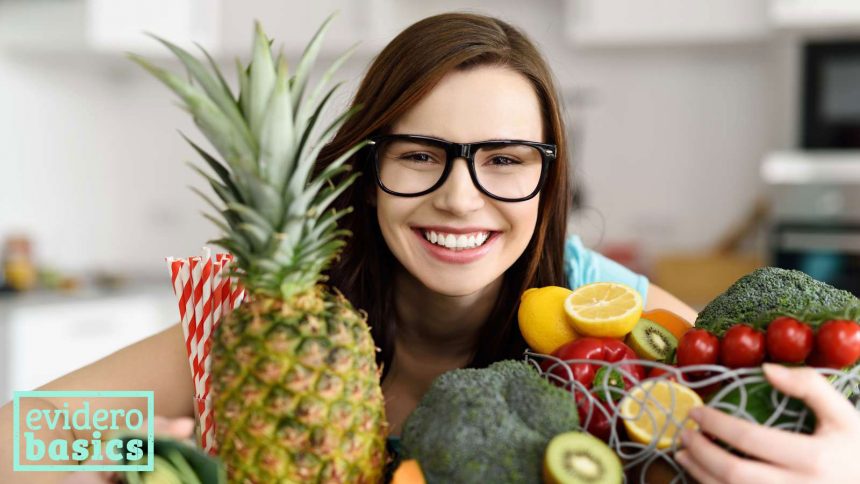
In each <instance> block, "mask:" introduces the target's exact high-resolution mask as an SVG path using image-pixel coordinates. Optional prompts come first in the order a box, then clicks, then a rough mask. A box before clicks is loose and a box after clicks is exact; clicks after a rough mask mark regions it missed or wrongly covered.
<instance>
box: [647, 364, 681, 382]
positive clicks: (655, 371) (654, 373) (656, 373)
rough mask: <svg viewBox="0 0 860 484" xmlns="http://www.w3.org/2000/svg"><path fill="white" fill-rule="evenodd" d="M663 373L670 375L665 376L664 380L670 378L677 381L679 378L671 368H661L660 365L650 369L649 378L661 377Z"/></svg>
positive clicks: (669, 379)
mask: <svg viewBox="0 0 860 484" xmlns="http://www.w3.org/2000/svg"><path fill="white" fill-rule="evenodd" d="M663 375H668V376H665V377H663V378H662V379H663V380H668V381H677V380H678V379H677V378H675V373H673V372H671V371H669V370H664V369H663V368H660V367H658V366H654V367H651V369H650V370H649V371H648V378H660V377H661V376H663Z"/></svg>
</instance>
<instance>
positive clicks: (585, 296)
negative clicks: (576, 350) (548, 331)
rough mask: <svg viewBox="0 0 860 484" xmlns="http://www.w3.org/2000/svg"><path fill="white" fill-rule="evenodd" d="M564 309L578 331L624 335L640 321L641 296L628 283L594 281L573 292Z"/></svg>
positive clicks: (606, 336)
mask: <svg viewBox="0 0 860 484" xmlns="http://www.w3.org/2000/svg"><path fill="white" fill-rule="evenodd" d="M564 311H565V313H567V317H568V319H569V320H570V323H571V324H572V325H573V328H574V329H575V330H576V331H577V332H578V333H579V334H584V335H588V336H598V337H604V338H621V337H623V336H624V335H625V334H627V333H629V332H630V331H631V330H632V329H633V326H636V323H637V322H638V321H639V317H640V316H641V315H642V296H640V295H639V292H638V291H637V290H636V289H633V288H632V287H630V286H627V285H625V284H618V283H615V282H595V283H593V284H586V285H584V286H581V287H579V288H577V289H576V290H575V291H573V293H572V294H571V295H570V296H568V297H567V299H565V300H564Z"/></svg>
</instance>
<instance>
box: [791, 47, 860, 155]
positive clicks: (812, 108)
mask: <svg viewBox="0 0 860 484" xmlns="http://www.w3.org/2000/svg"><path fill="white" fill-rule="evenodd" d="M802 59H803V60H802V70H803V73H802V79H803V81H802V87H801V89H802V93H801V95H802V98H801V99H802V101H801V110H802V126H801V132H802V133H801V148H802V149H809V150H817V149H838V150H851V149H860V38H852V39H839V40H834V39H829V40H817V41H810V42H808V43H807V44H805V46H804V48H803V54H802Z"/></svg>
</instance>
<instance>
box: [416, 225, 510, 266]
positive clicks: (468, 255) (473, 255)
mask: <svg viewBox="0 0 860 484" xmlns="http://www.w3.org/2000/svg"><path fill="white" fill-rule="evenodd" d="M470 230H471V229H470ZM488 232H489V233H490V235H489V237H488V238H487V239H486V241H484V243H483V244H482V245H480V246H477V247H474V248H469V249H457V250H452V249H449V248H446V247H442V246H440V245H437V244H434V243H432V242H430V241H429V240H427V239H426V238H425V237H424V232H423V230H422V229H421V228H413V229H412V233H414V234H415V236H416V237H417V238H418V240H419V243H420V244H421V245H422V246H423V247H424V248H425V249H426V250H427V252H428V253H429V255H430V256H431V257H433V258H435V259H437V260H439V261H441V262H445V263H449V264H468V263H471V262H475V261H477V260H478V259H480V258H481V257H483V256H484V255H486V254H487V253H488V252H489V251H490V250H491V249H492V247H493V246H494V245H495V242H496V240H498V238H499V236H500V234H501V232H496V231H488ZM466 233H469V232H466Z"/></svg>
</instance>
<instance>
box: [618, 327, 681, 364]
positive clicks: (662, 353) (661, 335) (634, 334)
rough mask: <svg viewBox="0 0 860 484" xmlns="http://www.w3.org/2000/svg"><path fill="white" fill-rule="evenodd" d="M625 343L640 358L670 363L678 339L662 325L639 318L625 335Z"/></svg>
mask: <svg viewBox="0 0 860 484" xmlns="http://www.w3.org/2000/svg"><path fill="white" fill-rule="evenodd" d="M627 345H628V346H630V347H631V348H633V351H635V352H636V354H637V355H639V357H640V358H645V359H647V360H653V361H663V362H667V363H671V362H672V358H673V356H674V354H675V349H676V348H678V339H677V338H675V335H673V334H672V333H671V332H669V330H668V329H666V328H664V327H663V326H660V325H659V324H657V323H655V322H654V321H651V320H650V319H645V318H641V319H640V320H639V322H638V323H636V326H634V327H633V331H631V332H630V334H628V335H627Z"/></svg>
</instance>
